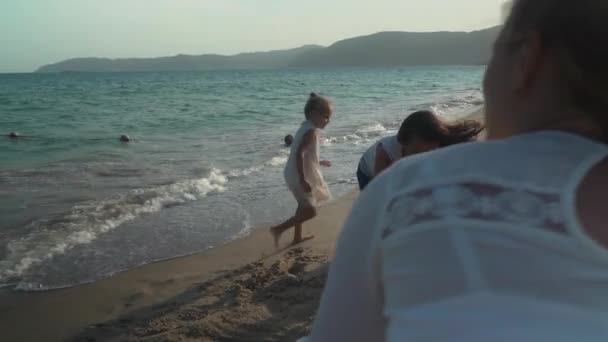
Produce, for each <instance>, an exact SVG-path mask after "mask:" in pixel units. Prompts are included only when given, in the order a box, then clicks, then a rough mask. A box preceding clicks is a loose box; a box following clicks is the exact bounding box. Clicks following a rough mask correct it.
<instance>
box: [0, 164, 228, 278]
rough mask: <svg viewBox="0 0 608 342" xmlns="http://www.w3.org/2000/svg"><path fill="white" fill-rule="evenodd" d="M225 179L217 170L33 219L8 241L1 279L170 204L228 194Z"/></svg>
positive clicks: (1, 262)
mask: <svg viewBox="0 0 608 342" xmlns="http://www.w3.org/2000/svg"><path fill="white" fill-rule="evenodd" d="M226 183H227V179H226V177H225V176H224V175H223V173H222V172H221V171H220V170H218V169H213V170H211V171H210V172H209V174H208V175H207V176H206V177H204V178H198V179H188V180H183V181H180V182H177V183H173V184H168V185H163V186H158V187H154V188H148V189H139V190H134V191H131V192H129V193H126V194H123V195H120V196H117V197H115V198H109V199H106V200H103V201H97V202H89V203H82V204H79V205H76V206H74V207H73V208H72V210H71V211H70V212H69V213H67V214H65V215H63V216H61V217H59V218H55V219H45V220H39V221H35V222H33V223H31V225H33V227H28V228H33V229H28V230H30V231H31V233H30V234H28V235H26V236H23V237H21V238H18V239H14V240H12V241H9V242H8V244H7V246H6V257H5V258H4V259H3V260H0V283H4V282H6V281H8V280H10V279H12V278H15V277H18V276H20V275H22V274H23V273H24V272H26V271H27V270H28V269H29V268H31V267H32V266H33V265H35V264H38V263H41V262H43V261H45V260H48V259H50V258H52V257H53V256H55V255H60V254H63V253H65V252H66V251H68V250H69V249H71V248H73V247H75V246H78V245H82V244H89V243H91V242H93V241H94V240H95V239H96V238H97V237H98V236H100V235H102V234H104V233H107V232H109V231H111V230H113V229H115V228H117V227H118V226H120V225H121V224H124V223H126V222H128V221H131V220H133V219H135V218H137V217H140V216H142V215H145V214H148V213H154V212H158V211H160V210H161V209H163V208H165V207H170V206H174V205H179V204H182V203H186V202H189V201H194V200H197V199H199V198H202V197H205V196H206V195H207V194H209V193H211V192H223V191H224V190H225V186H226Z"/></svg>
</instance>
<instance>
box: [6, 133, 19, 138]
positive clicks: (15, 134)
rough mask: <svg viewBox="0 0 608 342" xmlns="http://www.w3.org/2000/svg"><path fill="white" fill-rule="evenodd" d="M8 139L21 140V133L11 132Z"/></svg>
mask: <svg viewBox="0 0 608 342" xmlns="http://www.w3.org/2000/svg"><path fill="white" fill-rule="evenodd" d="M8 137H9V138H11V139H16V138H19V133H17V132H10V133H9V134H8Z"/></svg>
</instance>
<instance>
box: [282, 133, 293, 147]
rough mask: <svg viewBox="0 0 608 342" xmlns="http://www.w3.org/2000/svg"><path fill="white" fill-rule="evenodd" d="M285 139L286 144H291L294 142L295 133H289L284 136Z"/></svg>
mask: <svg viewBox="0 0 608 342" xmlns="http://www.w3.org/2000/svg"><path fill="white" fill-rule="evenodd" d="M283 141H284V142H285V145H291V143H292V142H293V135H291V134H287V135H286V136H285V138H283Z"/></svg>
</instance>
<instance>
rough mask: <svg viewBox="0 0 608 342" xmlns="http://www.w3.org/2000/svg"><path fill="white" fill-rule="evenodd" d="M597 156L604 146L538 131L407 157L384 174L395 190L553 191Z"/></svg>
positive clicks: (560, 134) (606, 149)
mask: <svg viewBox="0 0 608 342" xmlns="http://www.w3.org/2000/svg"><path fill="white" fill-rule="evenodd" d="M598 153H608V147H606V146H604V145H602V144H597V143H594V142H592V141H590V140H587V139H583V138H580V137H577V136H574V135H572V134H566V133H559V132H538V133H530V134H524V135H519V136H515V137H511V138H507V139H501V140H493V141H480V142H471V143H463V144H457V145H453V146H449V147H445V148H442V149H439V150H436V151H433V152H430V153H423V154H419V155H415V156H410V157H407V158H404V159H402V160H401V161H400V162H398V163H397V164H395V165H394V166H393V167H392V168H391V170H389V172H387V176H388V177H391V183H392V187H394V188H398V189H413V190H415V189H421V188H424V187H434V186H444V185H449V184H454V183H466V182H475V183H480V182H481V183H495V184H519V185H522V184H524V185H525V184H530V185H531V186H535V187H538V188H542V187H546V188H556V187H559V186H560V185H561V184H562V183H563V180H564V179H565V178H568V177H570V175H571V174H572V172H574V170H576V169H577V168H578V165H579V164H581V163H582V162H584V161H585V160H587V159H589V158H592V157H593V156H594V155H596V154H598ZM519 185H518V186H519Z"/></svg>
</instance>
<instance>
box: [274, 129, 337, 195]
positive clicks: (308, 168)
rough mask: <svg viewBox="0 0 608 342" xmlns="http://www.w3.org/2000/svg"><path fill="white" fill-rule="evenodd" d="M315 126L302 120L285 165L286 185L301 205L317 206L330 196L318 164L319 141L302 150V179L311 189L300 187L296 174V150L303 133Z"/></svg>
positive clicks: (298, 177)
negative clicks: (306, 189)
mask: <svg viewBox="0 0 608 342" xmlns="http://www.w3.org/2000/svg"><path fill="white" fill-rule="evenodd" d="M316 129H317V128H316V127H315V126H314V125H313V124H312V122H310V121H308V120H307V121H304V122H303V123H302V125H301V126H300V128H299V129H298V131H297V132H296V135H295V137H294V139H293V143H292V145H291V153H290V154H289V159H288V160H287V165H286V166H285V171H284V176H285V182H286V183H287V187H288V188H289V190H291V192H292V193H293V195H294V197H295V198H296V200H297V201H298V204H299V205H301V206H312V207H317V206H319V205H320V204H322V203H323V202H325V201H327V200H329V199H330V198H331V193H330V192H329V188H328V187H327V183H325V180H324V179H323V174H322V173H321V167H320V165H319V141H318V139H316V140H315V141H314V142H313V143H312V144H310V145H309V146H307V147H306V149H305V150H304V165H303V166H304V179H305V180H306V182H308V184H309V185H310V187H311V189H312V191H311V192H309V193H307V192H305V191H304V189H302V185H301V184H300V176H299V175H298V164H297V154H298V153H297V152H298V148H299V147H300V144H301V143H302V140H303V139H304V135H306V133H307V132H309V131H310V130H316Z"/></svg>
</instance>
